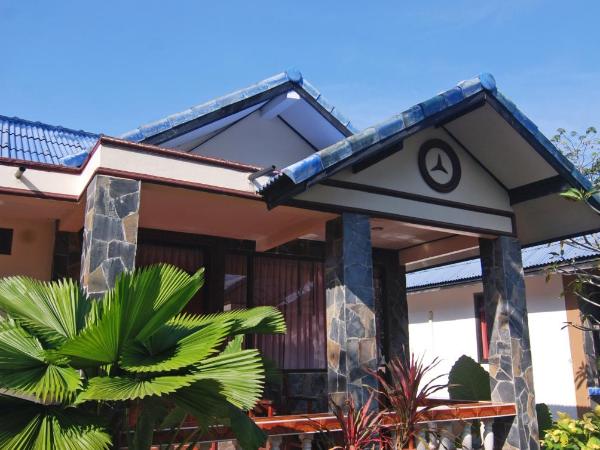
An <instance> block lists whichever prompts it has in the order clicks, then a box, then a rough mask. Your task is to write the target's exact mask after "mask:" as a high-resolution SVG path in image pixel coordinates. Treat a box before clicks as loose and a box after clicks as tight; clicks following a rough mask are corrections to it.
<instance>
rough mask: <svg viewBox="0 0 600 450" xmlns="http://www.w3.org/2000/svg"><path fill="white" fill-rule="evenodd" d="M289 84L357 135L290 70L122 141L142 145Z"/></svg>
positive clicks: (148, 126)
mask: <svg viewBox="0 0 600 450" xmlns="http://www.w3.org/2000/svg"><path fill="white" fill-rule="evenodd" d="M286 83H291V84H293V85H295V86H296V87H297V88H300V89H302V90H303V91H304V92H305V93H306V94H308V96H310V97H311V98H312V99H314V101H315V102H316V103H317V104H318V105H319V106H320V107H321V108H323V110H325V111H327V112H328V113H329V114H331V116H332V117H333V118H334V119H335V120H337V121H338V122H339V124H340V125H342V126H343V127H345V128H346V129H347V130H348V131H349V132H351V133H354V132H356V131H357V130H356V129H355V128H354V126H353V125H352V123H351V122H350V120H349V119H348V118H346V117H345V116H344V115H343V114H342V113H341V112H340V111H339V110H338V109H337V108H336V107H335V106H333V105H331V104H330V103H329V102H328V101H327V100H326V99H325V98H324V97H323V95H322V94H321V93H320V92H319V91H318V90H317V89H316V88H315V87H314V86H313V85H312V84H311V83H309V82H308V81H307V80H306V79H305V78H304V77H303V76H302V74H301V73H300V72H299V71H297V70H288V71H286V72H282V73H279V74H277V75H275V76H273V77H271V78H267V79H266V80H263V81H259V82H258V83H256V84H253V85H251V86H248V87H247V88H244V89H241V90H239V91H236V92H232V93H231V94H228V95H225V96H223V97H219V98H216V99H214V100H211V101H209V102H206V103H202V104H201V105H197V106H193V107H191V108H188V109H186V110H185V111H182V112H179V113H176V114H172V115H170V116H167V117H165V118H162V119H159V120H157V121H155V122H152V123H149V124H146V125H141V126H140V127H138V128H136V129H134V130H131V131H129V132H127V133H125V134H123V135H121V138H122V139H127V140H130V141H134V142H142V141H145V140H147V139H149V138H152V137H154V136H157V135H159V134H161V133H164V132H167V131H169V130H172V129H173V128H175V127H178V126H180V125H183V124H185V123H187V122H190V121H192V120H196V119H200V118H201V117H203V116H206V115H208V114H211V113H214V112H217V111H220V110H225V109H226V108H228V107H230V106H231V105H234V104H236V103H239V102H242V101H244V100H247V99H249V98H251V97H255V96H257V95H259V94H263V93H265V92H267V91H269V90H272V89H274V88H276V87H279V86H281V85H283V84H286Z"/></svg>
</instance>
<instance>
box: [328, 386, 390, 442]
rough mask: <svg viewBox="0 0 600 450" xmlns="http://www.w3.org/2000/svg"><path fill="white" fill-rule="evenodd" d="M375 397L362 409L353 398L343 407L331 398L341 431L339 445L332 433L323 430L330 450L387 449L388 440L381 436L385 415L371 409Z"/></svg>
mask: <svg viewBox="0 0 600 450" xmlns="http://www.w3.org/2000/svg"><path fill="white" fill-rule="evenodd" d="M374 395H375V394H374V393H372V394H371V396H370V397H369V400H367V402H366V403H365V404H364V405H362V406H361V407H360V408H357V407H356V404H355V403H354V399H353V398H352V397H351V396H348V398H347V399H346V400H345V401H344V403H343V404H341V405H339V404H337V403H335V402H334V401H333V400H332V399H331V398H330V399H329V404H330V406H331V411H332V413H333V415H334V416H335V417H336V419H337V421H338V424H339V426H340V429H341V431H340V433H339V434H338V439H337V441H338V442H337V444H336V443H334V439H333V436H332V434H331V433H329V432H327V431H325V430H321V431H323V432H324V433H323V434H324V438H325V439H324V440H325V441H327V447H328V448H329V449H330V450H366V449H374V448H386V445H385V444H386V443H387V438H386V437H385V436H383V435H382V434H381V430H382V425H383V424H382V422H383V416H384V413H383V412H377V411H373V410H372V409H371V403H372V402H373V398H374ZM340 434H341V439H340V437H339V435H340Z"/></svg>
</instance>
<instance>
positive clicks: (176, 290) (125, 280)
mask: <svg viewBox="0 0 600 450" xmlns="http://www.w3.org/2000/svg"><path fill="white" fill-rule="evenodd" d="M203 282H204V271H203V270H200V271H198V272H197V273H195V274H194V275H189V274H188V273H187V272H185V271H183V270H181V269H178V268H176V267H174V266H170V265H164V264H161V265H155V266H149V267H147V268H144V269H141V270H137V271H134V272H126V273H124V274H122V275H121V276H120V277H119V279H118V280H117V282H116V285H115V287H114V289H111V290H110V291H108V292H107V293H106V295H105V296H104V297H103V298H102V300H101V302H102V303H103V306H102V314H101V317H100V318H99V319H98V321H97V323H95V324H93V325H91V326H89V327H86V328H85V329H84V330H83V332H82V333H80V334H79V335H78V336H76V337H74V338H71V339H69V340H67V341H66V342H65V343H64V345H63V346H62V347H61V348H60V353H61V354H63V355H65V356H68V357H69V358H71V359H72V361H73V364H74V365H76V366H78V367H86V366H94V365H98V364H112V363H116V362H117V361H118V360H119V357H120V353H121V350H122V349H123V347H124V346H125V345H126V344H128V343H130V342H132V341H133V340H137V341H144V340H146V339H148V338H149V337H150V336H151V335H152V334H153V333H155V332H156V331H157V330H158V329H160V327H161V326H163V325H164V323H165V322H166V321H168V320H169V319H171V318H172V317H174V316H175V315H176V314H178V313H179V312H181V310H182V309H183V308H184V307H185V305H186V304H187V303H188V302H189V301H190V299H191V298H192V297H193V296H194V295H195V294H196V292H198V289H200V287H201V286H202V284H203Z"/></svg>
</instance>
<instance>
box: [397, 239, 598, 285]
mask: <svg viewBox="0 0 600 450" xmlns="http://www.w3.org/2000/svg"><path fill="white" fill-rule="evenodd" d="M579 239H582V238H579ZM522 257H523V268H524V269H525V270H532V269H536V268H541V267H547V266H550V265H553V264H557V263H558V264H560V263H568V262H571V261H581V260H587V259H594V258H600V253H595V252H593V251H590V250H587V249H583V248H575V247H572V246H569V245H564V246H563V247H562V249H561V245H560V242H553V243H551V244H543V245H536V246H533V247H528V248H524V249H523V252H522ZM480 279H481V262H480V260H479V259H471V260H468V261H463V262H458V263H454V264H447V265H445V266H439V267H434V268H431V269H424V270H418V271H415V272H411V273H409V274H407V275H406V286H407V288H408V289H411V290H420V289H425V288H432V287H439V286H447V285H452V284H462V283H467V282H470V281H478V280H480Z"/></svg>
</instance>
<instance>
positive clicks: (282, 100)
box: [260, 91, 300, 120]
mask: <svg viewBox="0 0 600 450" xmlns="http://www.w3.org/2000/svg"><path fill="white" fill-rule="evenodd" d="M298 100H300V94H298V93H297V92H296V91H289V92H286V93H285V94H281V95H279V96H277V97H275V98H274V99H273V100H271V101H269V102H267V103H266V104H265V105H264V106H263V107H262V108H260V116H261V117H262V118H263V119H267V120H270V119H274V118H275V117H277V116H278V115H279V114H281V113H282V112H284V111H285V110H286V109H288V108H289V107H290V106H292V105H294V104H296V103H297V102H298Z"/></svg>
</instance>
